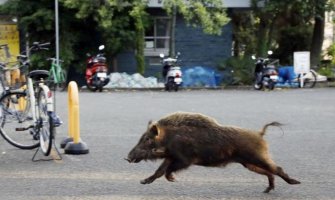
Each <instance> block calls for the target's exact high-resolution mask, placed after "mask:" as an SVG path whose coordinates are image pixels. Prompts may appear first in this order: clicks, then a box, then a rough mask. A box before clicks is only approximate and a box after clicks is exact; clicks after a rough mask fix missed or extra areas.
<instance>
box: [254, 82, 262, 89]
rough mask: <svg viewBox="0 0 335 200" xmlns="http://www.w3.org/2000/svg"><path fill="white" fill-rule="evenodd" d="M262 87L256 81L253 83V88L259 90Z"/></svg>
mask: <svg viewBox="0 0 335 200" xmlns="http://www.w3.org/2000/svg"><path fill="white" fill-rule="evenodd" d="M262 88H263V85H262V84H257V83H255V84H254V89H255V90H261V89H262Z"/></svg>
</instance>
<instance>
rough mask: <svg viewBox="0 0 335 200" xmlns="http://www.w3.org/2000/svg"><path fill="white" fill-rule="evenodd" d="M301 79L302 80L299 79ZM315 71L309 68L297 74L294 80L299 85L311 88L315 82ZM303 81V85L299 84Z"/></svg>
mask: <svg viewBox="0 0 335 200" xmlns="http://www.w3.org/2000/svg"><path fill="white" fill-rule="evenodd" d="M301 79H302V80H301ZM316 79H317V73H316V72H315V71H314V70H313V69H311V70H310V71H309V72H308V73H304V74H302V75H301V74H298V76H297V78H296V80H295V81H297V83H298V86H299V87H301V86H302V87H304V88H313V87H314V86H315V84H316V81H317V80H316ZM301 83H303V85H301Z"/></svg>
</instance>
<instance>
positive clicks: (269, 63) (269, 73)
mask: <svg viewBox="0 0 335 200" xmlns="http://www.w3.org/2000/svg"><path fill="white" fill-rule="evenodd" d="M271 54H272V51H268V55H271ZM252 59H254V60H256V63H255V64H256V67H255V72H254V76H255V83H254V88H255V89H256V90H261V89H262V88H263V87H265V88H267V89H269V90H273V89H274V87H275V85H276V83H277V82H278V71H277V70H276V67H275V64H276V63H278V60H271V59H269V58H256V57H255V56H252Z"/></svg>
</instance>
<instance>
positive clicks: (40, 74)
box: [28, 70, 49, 81]
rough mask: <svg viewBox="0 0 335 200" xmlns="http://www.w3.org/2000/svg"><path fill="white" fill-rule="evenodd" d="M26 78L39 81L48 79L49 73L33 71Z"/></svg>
mask: <svg viewBox="0 0 335 200" xmlns="http://www.w3.org/2000/svg"><path fill="white" fill-rule="evenodd" d="M28 76H29V77H30V78H31V79H33V80H34V81H40V80H41V79H46V78H48V77H49V71H47V70H33V71H31V72H29V74H28Z"/></svg>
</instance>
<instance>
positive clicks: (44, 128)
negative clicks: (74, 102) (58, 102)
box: [0, 42, 60, 156]
mask: <svg viewBox="0 0 335 200" xmlns="http://www.w3.org/2000/svg"><path fill="white" fill-rule="evenodd" d="M48 45H49V43H45V44H39V43H36V42H35V43H34V44H33V45H32V47H31V48H30V51H38V50H43V49H48V48H47V46H48ZM22 57H23V56H22ZM28 57H29V56H28ZM28 57H26V58H25V59H23V61H22V63H21V64H22V65H27V66H29V59H28ZM48 76H49V72H48V71H47V70H34V71H31V72H29V74H28V75H27V84H26V86H24V87H23V88H22V89H18V90H7V91H6V92H5V93H4V94H3V95H2V96H1V98H0V134H1V135H2V137H3V138H4V139H5V140H6V141H7V142H9V143H10V144H11V145H13V146H15V147H18V148H20V149H34V148H37V147H40V149H41V150H42V152H43V154H44V155H45V156H48V155H49V154H50V151H51V148H52V144H53V140H54V137H55V135H54V134H55V127H56V126H58V125H60V121H59V119H58V118H57V116H56V115H55V113H54V110H53V109H54V106H53V98H52V93H51V91H50V89H49V87H48V86H47V85H46V80H47V78H48Z"/></svg>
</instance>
